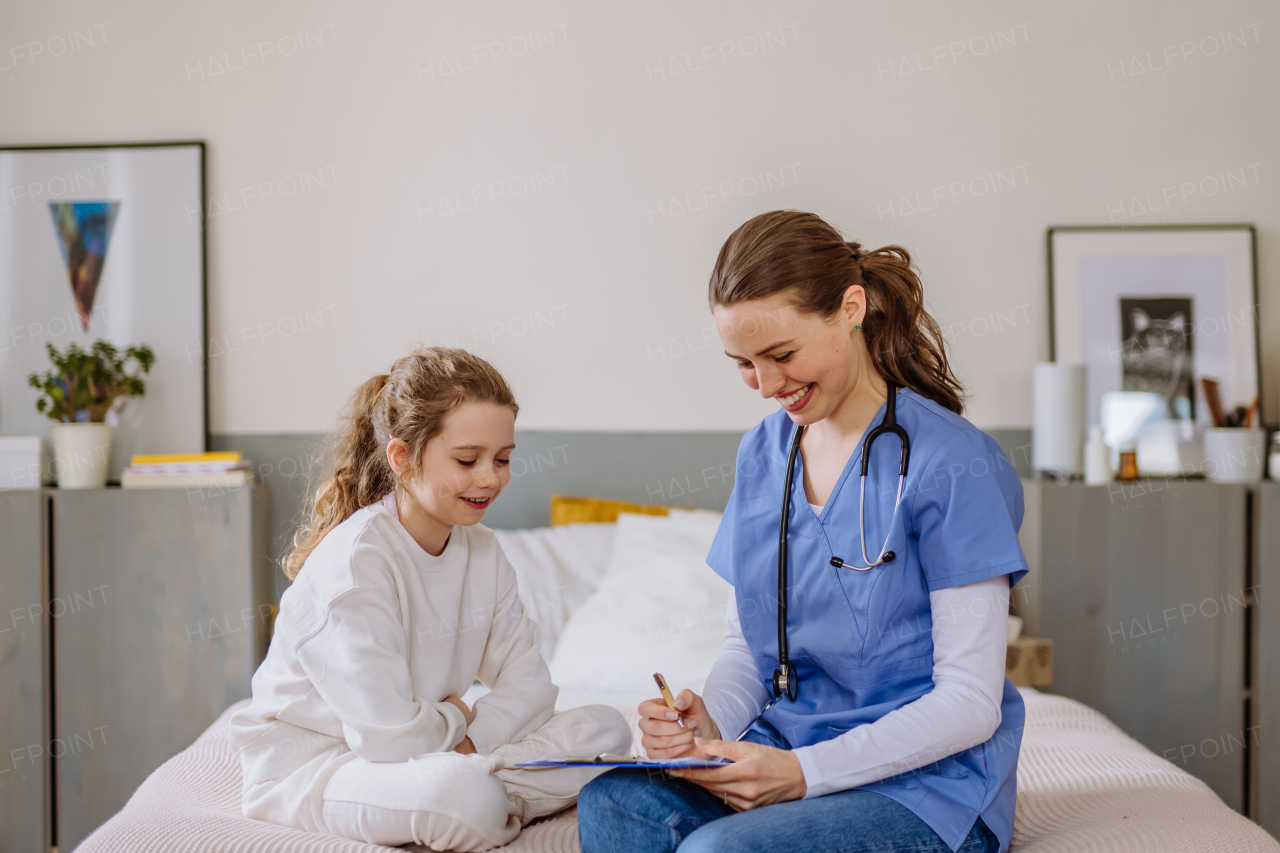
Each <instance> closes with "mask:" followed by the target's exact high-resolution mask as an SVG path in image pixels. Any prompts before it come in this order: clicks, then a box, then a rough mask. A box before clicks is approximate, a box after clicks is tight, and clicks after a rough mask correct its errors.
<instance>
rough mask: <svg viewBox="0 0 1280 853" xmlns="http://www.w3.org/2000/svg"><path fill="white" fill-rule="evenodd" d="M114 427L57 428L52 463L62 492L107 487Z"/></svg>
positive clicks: (83, 426) (56, 425) (64, 426)
mask: <svg viewBox="0 0 1280 853" xmlns="http://www.w3.org/2000/svg"><path fill="white" fill-rule="evenodd" d="M110 459H111V427H110V426H109V425H107V424H54V425H53V460H52V462H51V463H50V465H51V467H52V468H53V474H54V477H56V478H57V481H58V488H60V489H101V488H102V487H103V486H105V485H106V484H107V463H108V461H109V460H110Z"/></svg>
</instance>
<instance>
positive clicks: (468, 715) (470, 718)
mask: <svg viewBox="0 0 1280 853" xmlns="http://www.w3.org/2000/svg"><path fill="white" fill-rule="evenodd" d="M444 701H446V702H448V703H449V704H450V705H452V706H453V707H455V708H457V709H458V710H459V711H461V712H462V716H463V717H464V718H465V719H466V721H467V725H468V726H469V725H471V724H472V723H473V722H474V721H475V719H476V712H475V711H472V710H471V709H470V708H468V707H467V703H466V702H463V701H462V700H461V699H459V698H458V697H457V696H446V697H444ZM472 751H473V752H474V751H475V750H472Z"/></svg>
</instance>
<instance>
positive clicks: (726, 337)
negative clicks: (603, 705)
mask: <svg viewBox="0 0 1280 853" xmlns="http://www.w3.org/2000/svg"><path fill="white" fill-rule="evenodd" d="M710 302H711V306H712V311H713V314H714V315H715V320H716V324H717V327H718V328H719V331H720V337H721V340H722V342H723V344H724V349H725V352H726V354H727V355H728V356H729V357H730V358H732V359H733V360H734V361H735V362H736V364H737V369H738V371H739V373H740V375H741V377H742V379H743V381H744V382H745V383H746V384H747V385H748V386H749V387H750V388H752V389H753V390H756V391H758V392H759V393H760V394H761V396H763V397H766V398H772V399H774V400H777V401H778V403H779V405H780V411H778V412H775V413H774V414H772V415H770V416H769V417H767V418H765V419H764V420H763V421H761V422H760V423H759V424H758V425H756V426H755V427H754V428H753V429H752V430H751V431H749V432H748V433H747V434H746V436H745V437H744V438H743V440H742V444H741V447H740V448H739V450H738V460H737V479H736V482H735V484H734V488H733V494H732V496H731V497H730V499H729V504H728V507H727V508H726V510H725V516H724V521H723V522H722V523H721V525H720V529H719V532H718V533H717V535H716V538H715V541H714V543H713V545H712V548H711V553H710V554H709V555H708V557H707V562H708V564H709V565H710V566H711V567H712V568H713V569H714V570H715V571H716V572H717V573H719V574H720V575H721V576H722V577H724V578H725V579H726V580H727V581H729V582H730V583H731V584H732V585H733V595H732V597H731V600H730V607H729V613H728V623H729V630H728V633H727V636H726V639H725V644H724V647H723V649H722V651H721V654H720V656H719V658H718V659H717V661H716V663H715V666H714V667H713V668H712V671H711V674H710V676H709V677H708V679H707V682H706V686H705V688H704V691H703V695H701V696H698V695H696V694H694V693H693V692H692V691H689V690H685V691H682V692H681V693H680V695H679V697H678V698H677V702H676V706H677V708H678V709H679V711H680V713H679V720H677V714H675V713H673V712H671V711H670V709H668V708H667V706H666V705H665V704H664V703H663V702H662V701H661V700H658V699H655V700H651V701H647V702H645V703H643V704H641V706H640V716H641V721H640V728H641V730H642V732H643V733H644V737H643V743H644V746H645V748H646V750H647V751H648V754H649V755H650V756H651V757H655V758H670V757H676V756H699V757H701V756H708V755H718V756H725V757H728V758H731V759H733V760H734V763H733V764H732V765H729V766H726V767H722V768H715V769H704V770H684V771H672V772H669V773H651V772H648V771H644V770H629V769H617V770H613V771H610V772H609V773H606V774H604V775H603V776H600V777H598V778H597V779H596V780H594V781H593V782H591V783H590V784H589V785H587V786H586V787H585V788H584V789H583V791H582V793H581V795H580V798H579V802H578V826H579V837H580V840H581V842H582V849H583V853H618V852H619V851H637V853H640V851H643V853H658V851H671V850H675V849H676V848H677V847H678V848H679V849H680V851H681V853H694V851H726V852H727V851H734V853H737V851H755V850H759V851H768V853H777V851H781V850H785V851H788V853H835V851H840V853H849V851H889V850H910V851H915V853H922V851H939V853H942V851H959V850H964V851H991V853H996V851H999V853H1005V851H1007V850H1008V849H1009V843H1010V840H1011V837H1012V834H1013V815H1014V801H1015V798H1016V781H1017V778H1016V776H1017V765H1018V750H1019V745H1020V743H1021V736H1022V725H1023V717H1024V714H1023V703H1022V699H1021V697H1020V695H1019V694H1018V691H1017V690H1016V689H1015V688H1014V687H1013V685H1012V684H1011V683H1010V682H1008V681H1007V680H1006V679H1005V677H1004V660H1005V645H1006V633H1005V622H1006V617H1007V614H1008V607H1009V590H1010V589H1011V588H1012V587H1013V586H1014V585H1015V584H1016V583H1017V582H1018V581H1019V580H1020V579H1021V578H1022V577H1023V576H1024V575H1025V574H1026V572H1027V564H1026V561H1025V559H1024V558H1023V555H1022V550H1021V548H1020V547H1019V545H1018V538H1017V531H1018V527H1019V526H1020V525H1021V522H1022V512H1023V504H1022V489H1021V485H1020V484H1019V481H1018V478H1017V475H1016V474H1015V472H1014V470H1013V465H1012V464H1011V463H1010V462H1009V461H1008V459H1007V457H1006V456H1005V455H1004V454H1003V452H1002V451H1001V450H1000V448H999V447H998V446H997V445H996V443H995V442H994V441H993V440H992V439H991V438H990V437H988V436H987V435H985V434H984V433H982V432H981V431H979V430H978V429H977V428H975V427H974V426H973V425H972V424H970V423H969V422H968V421H966V420H965V419H964V418H963V417H961V414H960V413H961V411H962V408H963V402H962V396H961V394H962V390H961V387H960V385H959V383H958V382H957V381H956V378H955V376H954V375H953V374H952V372H951V369H950V367H949V365H948V362H947V358H946V353H945V349H944V344H943V339H942V335H941V332H940V330H939V327H938V324H937V323H936V322H935V321H934V320H933V318H932V317H930V316H929V315H928V313H926V312H925V310H924V299H923V294H922V290H921V284H920V281H919V279H918V278H917V276H916V274H915V272H914V271H913V270H912V268H911V260H910V256H909V255H908V254H907V252H906V251H905V250H903V249H901V248H900V247H896V246H889V247H885V248H882V249H879V250H876V251H874V252H864V251H863V250H862V248H861V247H860V246H859V245H858V244H857V243H848V242H845V240H844V239H843V238H842V237H841V236H840V234H839V233H838V232H837V231H836V230H835V229H834V228H832V227H831V226H830V225H828V224H827V223H826V222H824V221H823V220H821V219H819V218H818V217H817V216H814V215H813V214H808V213H799V212H795V211H774V212H772V213H766V214H763V215H761V216H757V217H756V218H754V219H752V220H750V221H749V222H747V223H745V224H744V225H742V226H741V227H740V228H738V230H737V231H735V232H734V233H733V234H732V235H731V236H730V237H729V239H728V241H727V242H726V243H725V245H724V247H723V248H722V249H721V251H720V256H719V258H718V259H717V261H716V266H715V270H714V271H713V273H712V276H711V284H710ZM891 386H896V387H897V391H896V396H895V401H896V417H897V421H898V423H899V424H900V425H901V426H902V427H903V428H905V430H906V432H907V435H908V437H909V441H910V464H909V467H908V472H907V476H906V479H905V482H904V483H903V486H902V496H901V500H900V501H898V500H896V498H897V494H898V474H899V462H900V459H899V453H900V447H901V445H900V443H899V440H898V438H897V437H896V436H892V435H886V436H884V437H881V438H880V439H879V440H878V441H877V442H876V443H875V445H873V448H874V449H873V451H872V453H871V454H870V457H871V461H870V467H869V470H868V476H867V488H866V494H865V529H866V538H867V541H866V542H865V543H863V542H862V540H861V537H860V534H859V508H860V501H859V465H860V462H861V458H862V447H863V445H862V442H863V437H864V434H865V433H866V431H867V430H868V428H874V427H875V426H876V425H877V424H879V423H880V421H881V419H882V418H883V417H884V416H885V409H886V405H885V404H886V402H887V399H888V398H887V394H888V389H889V388H890V387H891ZM799 427H804V428H805V432H804V433H803V437H802V440H801V445H800V454H799V458H797V460H796V464H795V472H794V476H793V478H792V481H791V482H790V483H789V484H788V483H787V482H786V468H787V457H788V451H789V449H790V446H791V442H792V438H793V436H794V434H795V431H796V429H797V428H799ZM784 488H789V489H790V490H791V495H792V499H791V503H790V512H789V524H788V529H789V535H788V543H789V546H788V547H789V556H788V588H787V602H788V613H787V622H786V625H787V636H788V643H789V646H790V660H791V662H792V663H793V664H794V665H795V667H796V669H797V673H798V676H799V692H798V695H797V696H796V699H795V701H791V700H790V699H789V698H787V697H786V696H784V697H783V698H781V700H779V701H777V702H776V703H774V704H772V705H769V703H770V701H771V700H772V699H773V695H774V694H773V688H772V682H773V672H774V670H775V669H776V668H777V667H778V639H777V630H778V580H777V559H778V529H779V522H780V520H781V517H780V513H781V503H782V501H781V496H782V490H783V489H784ZM895 505H896V511H895ZM886 536H887V537H888V542H887V548H888V550H891V551H893V552H894V554H895V557H894V559H893V561H892V562H886V563H883V564H880V565H876V566H874V567H873V568H871V569H869V570H867V571H856V570H854V569H853V568H850V566H865V565H867V563H865V562H863V553H864V544H865V553H866V555H867V556H868V557H869V561H870V562H873V563H874V562H875V561H876V559H877V555H878V554H880V552H881V549H882V546H884V545H885V537H886ZM833 557H835V558H839V560H840V561H843V562H844V563H845V564H846V565H845V566H843V567H837V565H839V561H837V563H836V564H835V565H833V563H832V558H833ZM762 712H763V713H762ZM681 722H683V724H684V725H683V726H682V725H680V723H681ZM743 733H745V736H744V737H742V739H741V741H740V742H735V740H736V739H737V738H738V737H739V735H740V734H743Z"/></svg>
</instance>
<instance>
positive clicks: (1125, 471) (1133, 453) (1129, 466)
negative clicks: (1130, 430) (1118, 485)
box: [1116, 444, 1138, 480]
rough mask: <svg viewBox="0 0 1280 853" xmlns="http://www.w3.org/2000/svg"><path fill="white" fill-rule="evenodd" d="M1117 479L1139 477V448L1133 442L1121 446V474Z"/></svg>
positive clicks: (1134, 478)
mask: <svg viewBox="0 0 1280 853" xmlns="http://www.w3.org/2000/svg"><path fill="white" fill-rule="evenodd" d="M1116 479H1117V480H1136V479H1138V448H1137V446H1136V445H1133V444H1125V445H1122V446H1121V447H1120V474H1119V475H1118V476H1117V477H1116Z"/></svg>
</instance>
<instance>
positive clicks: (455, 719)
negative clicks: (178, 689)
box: [231, 495, 558, 829]
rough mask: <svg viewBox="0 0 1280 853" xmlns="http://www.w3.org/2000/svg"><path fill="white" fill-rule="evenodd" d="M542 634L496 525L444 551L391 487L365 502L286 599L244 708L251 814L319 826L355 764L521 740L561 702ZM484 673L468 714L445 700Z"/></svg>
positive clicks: (240, 743)
mask: <svg viewBox="0 0 1280 853" xmlns="http://www.w3.org/2000/svg"><path fill="white" fill-rule="evenodd" d="M540 645H541V643H540V634H539V629H538V626H537V624H536V623H534V622H533V621H532V620H531V619H529V617H528V616H527V615H526V613H525V610H524V608H523V606H522V605H521V603H520V599H519V597H518V595H517V587H516V575H515V571H514V570H513V569H512V568H511V564H510V563H508V562H507V559H506V557H505V556H504V555H503V553H502V549H501V548H500V547H499V546H498V543H497V540H496V539H495V537H494V535H493V533H492V532H491V531H490V530H488V529H487V528H485V527H483V526H480V525H475V526H473V527H458V526H455V527H454V528H453V531H452V533H450V535H449V541H448V544H447V545H446V546H445V549H444V552H443V553H441V554H440V556H438V557H433V556H431V555H430V554H428V553H427V552H426V551H424V550H423V549H422V547H421V546H419V545H418V543H417V541H415V540H414V538H413V537H412V536H411V535H410V534H409V532H408V531H407V530H406V529H405V528H404V526H403V525H401V524H400V521H399V519H398V518H397V515H396V510H395V501H394V498H393V496H392V495H388V496H387V498H386V499H384V500H383V501H381V502H379V503H377V504H373V505H371V506H367V507H364V508H363V509H360V510H357V511H356V512H355V513H353V514H352V515H351V516H350V517H349V518H347V519H346V520H345V521H343V522H342V523H341V524H339V525H338V526H337V527H335V528H334V529H333V530H332V531H330V532H329V534H328V535H326V536H325V537H324V539H323V540H322V541H321V542H320V544H319V545H318V546H317V547H316V549H315V550H314V551H313V552H312V553H311V555H310V556H309V557H308V558H307V561H306V563H305V565H304V566H303V567H302V570H301V571H300V572H299V574H298V577H297V579H296V580H295V581H294V582H293V585H292V586H290V587H289V589H288V590H286V591H285V593H284V595H283V596H282V597H281V600H280V613H279V615H278V616H277V618H276V622H275V631H274V635H273V637H272V640H271V647H270V650H269V651H268V653H267V657H266V660H265V661H264V662H263V664H262V666H261V667H260V668H259V669H258V671H257V673H255V674H254V677H253V701H252V703H251V704H250V705H249V706H247V707H246V708H244V709H243V710H241V711H239V712H238V713H236V714H235V715H234V716H233V717H232V719H231V741H232V744H233V745H234V746H235V747H236V748H237V749H238V750H239V751H240V762H241V768H242V770H243V773H244V811H245V814H246V816H248V817H253V818H258V819H261V820H269V821H271V822H274V823H280V824H284V825H290V826H296V827H302V828H311V829H318V828H319V827H321V826H322V825H323V824H322V823H321V822H319V821H318V820H317V819H316V815H317V814H318V813H319V810H320V809H321V807H322V805H323V794H324V788H325V785H326V783H327V782H328V780H329V778H330V777H331V776H332V775H333V773H334V772H335V771H336V770H337V769H338V768H339V767H341V766H343V765H344V764H346V763H348V762H351V761H356V760H364V761H369V762H401V761H408V760H409V759H412V758H417V757H419V756H422V755H425V754H428V753H435V752H448V751H451V750H452V749H453V748H454V747H456V746H457V745H458V744H459V743H461V742H462V740H463V738H464V737H470V738H471V742H472V743H473V744H474V745H475V748H476V750H477V752H479V753H481V754H486V753H488V752H490V751H492V750H493V749H494V748H496V747H498V746H500V745H502V744H504V743H510V742H514V741H517V740H519V739H520V738H522V737H524V736H525V735H526V734H528V733H529V732H531V731H533V730H535V729H537V728H538V727H539V726H541V725H542V724H543V723H545V722H547V720H549V719H550V718H551V716H552V713H553V711H554V706H555V700H556V694H557V692H558V688H556V687H555V685H553V684H552V683H551V676H550V673H549V671H548V669H547V665H546V663H545V662H544V661H543V659H542V656H541V654H540ZM477 678H479V680H480V681H481V682H483V683H484V684H485V685H487V686H488V687H490V688H491V690H492V692H490V693H488V694H487V695H486V696H484V697H483V698H481V699H479V700H477V701H476V703H475V708H474V711H475V719H474V721H473V722H472V723H471V725H469V726H468V725H467V724H466V721H465V718H464V717H463V715H462V712H461V711H460V710H459V709H458V708H457V707H455V706H454V705H452V704H450V703H448V702H445V701H444V699H445V698H446V697H448V696H461V695H462V694H463V693H464V692H465V691H466V690H467V688H468V687H469V686H471V684H472V683H473V682H474V680H475V679H477Z"/></svg>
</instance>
